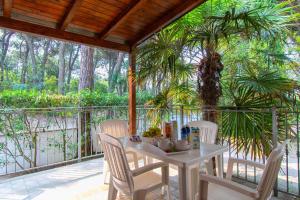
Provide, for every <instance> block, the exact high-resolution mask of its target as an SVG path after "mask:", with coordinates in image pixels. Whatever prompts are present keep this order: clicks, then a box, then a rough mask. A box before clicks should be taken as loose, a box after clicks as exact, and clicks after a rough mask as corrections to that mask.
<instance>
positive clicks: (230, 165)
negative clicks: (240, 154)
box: [226, 158, 265, 179]
mask: <svg viewBox="0 0 300 200" xmlns="http://www.w3.org/2000/svg"><path fill="white" fill-rule="evenodd" d="M234 163H240V164H244V165H246V166H247V165H250V166H253V167H257V168H259V169H265V165H263V164H260V163H257V162H253V161H250V160H243V159H237V158H229V160H228V167H227V173H226V179H231V177H232V171H233V164H234Z"/></svg>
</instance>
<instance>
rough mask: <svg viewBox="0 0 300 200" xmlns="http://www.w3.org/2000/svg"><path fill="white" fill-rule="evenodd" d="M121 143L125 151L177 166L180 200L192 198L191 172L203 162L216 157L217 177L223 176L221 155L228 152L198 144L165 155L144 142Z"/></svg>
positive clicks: (209, 145)
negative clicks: (196, 147) (198, 146)
mask: <svg viewBox="0 0 300 200" xmlns="http://www.w3.org/2000/svg"><path fill="white" fill-rule="evenodd" d="M121 141H122V143H123V145H124V148H125V149H127V150H131V151H135V152H138V153H141V154H143V155H145V156H149V157H152V158H155V159H158V160H161V161H164V162H166V163H169V164H173V165H176V166H178V183H179V198H180V200H192V199H193V198H194V194H193V193H194V192H195V191H192V186H193V185H195V184H196V183H193V182H192V170H193V169H195V168H198V167H199V165H200V163H201V162H203V161H204V160H208V159H211V158H212V157H216V158H217V159H216V165H217V175H218V176H221V175H223V166H222V159H223V153H224V152H226V151H228V147H227V146H221V145H215V144H206V143H200V149H191V150H189V151H188V152H185V153H182V154H176V155H166V153H165V152H164V151H162V150H160V149H159V148H157V147H155V146H153V145H151V144H149V143H146V142H140V143H136V142H131V141H130V140H129V138H127V137H126V138H122V139H121ZM197 173H198V171H197Z"/></svg>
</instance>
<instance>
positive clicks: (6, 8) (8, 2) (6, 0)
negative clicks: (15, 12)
mask: <svg viewBox="0 0 300 200" xmlns="http://www.w3.org/2000/svg"><path fill="white" fill-rule="evenodd" d="M11 9H12V0H3V16H4V17H8V18H10V16H11Z"/></svg>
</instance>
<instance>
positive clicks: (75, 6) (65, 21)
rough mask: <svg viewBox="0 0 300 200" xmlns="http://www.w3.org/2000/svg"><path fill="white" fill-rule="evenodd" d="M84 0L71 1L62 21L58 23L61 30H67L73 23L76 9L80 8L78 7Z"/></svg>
mask: <svg viewBox="0 0 300 200" xmlns="http://www.w3.org/2000/svg"><path fill="white" fill-rule="evenodd" d="M82 2H83V0H73V1H72V3H70V5H69V7H68V8H67V11H66V12H65V14H64V16H63V18H62V20H61V22H60V23H59V25H58V28H59V29H60V30H65V29H66V28H67V26H68V25H69V24H70V23H71V21H72V19H73V17H74V15H75V12H76V10H78V8H79V7H80V5H81V3H82Z"/></svg>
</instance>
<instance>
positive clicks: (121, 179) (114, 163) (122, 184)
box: [98, 134, 170, 200]
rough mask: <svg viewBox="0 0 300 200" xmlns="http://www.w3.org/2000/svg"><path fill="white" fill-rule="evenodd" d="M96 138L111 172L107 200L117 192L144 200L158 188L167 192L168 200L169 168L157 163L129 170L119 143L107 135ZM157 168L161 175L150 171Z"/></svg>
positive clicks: (110, 199)
mask: <svg viewBox="0 0 300 200" xmlns="http://www.w3.org/2000/svg"><path fill="white" fill-rule="evenodd" d="M98 136H99V137H100V141H101V144H102V147H103V150H104V153H105V156H106V158H107V162H108V164H109V168H110V171H111V179H110V185H109V195H108V199H109V200H114V199H116V196H117V193H118V192H120V193H122V194H125V195H127V196H129V197H131V199H132V200H144V199H145V198H146V195H147V193H148V192H152V191H154V190H156V189H159V188H162V189H163V190H162V191H163V192H165V191H166V192H167V196H168V199H169V200H170V192H169V166H168V165H167V164H166V163H163V162H157V163H153V164H149V165H145V166H143V167H141V168H137V169H134V170H131V169H130V168H129V165H128V161H127V158H126V154H125V150H124V148H123V146H122V144H121V143H120V141H119V140H118V139H117V138H115V137H112V136H110V135H108V134H99V135H98ZM157 168H161V175H159V174H157V173H155V172H153V171H152V170H154V169H157Z"/></svg>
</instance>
